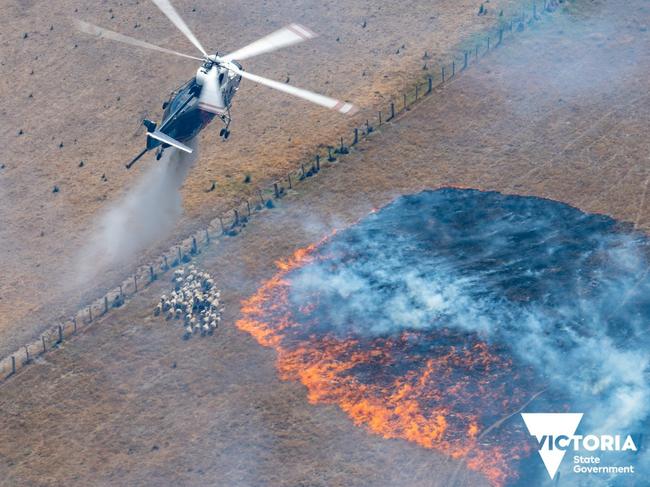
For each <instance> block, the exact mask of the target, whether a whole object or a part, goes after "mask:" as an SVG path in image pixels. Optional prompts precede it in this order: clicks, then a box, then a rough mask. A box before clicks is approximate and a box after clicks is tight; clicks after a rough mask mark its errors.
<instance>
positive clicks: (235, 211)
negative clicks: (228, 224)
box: [232, 209, 239, 225]
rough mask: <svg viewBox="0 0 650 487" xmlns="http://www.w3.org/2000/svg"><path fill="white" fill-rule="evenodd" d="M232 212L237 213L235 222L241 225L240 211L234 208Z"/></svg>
mask: <svg viewBox="0 0 650 487" xmlns="http://www.w3.org/2000/svg"><path fill="white" fill-rule="evenodd" d="M232 212H233V213H234V214H235V222H234V224H235V225H239V212H238V211H237V210H236V209H234V210H232Z"/></svg>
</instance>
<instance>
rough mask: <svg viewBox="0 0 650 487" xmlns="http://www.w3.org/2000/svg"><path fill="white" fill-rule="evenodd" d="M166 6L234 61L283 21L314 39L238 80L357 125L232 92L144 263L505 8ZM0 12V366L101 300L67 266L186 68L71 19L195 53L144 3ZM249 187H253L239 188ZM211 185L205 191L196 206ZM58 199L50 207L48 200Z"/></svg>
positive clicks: (253, 63)
mask: <svg viewBox="0 0 650 487" xmlns="http://www.w3.org/2000/svg"><path fill="white" fill-rule="evenodd" d="M174 4H175V5H176V6H177V8H178V10H179V12H180V13H181V15H182V16H183V17H184V18H185V19H186V21H187V22H188V24H189V25H190V26H191V28H192V29H193V30H194V32H195V33H196V35H197V37H199V39H201V40H202V42H203V43H204V44H205V45H206V46H210V48H216V47H218V48H219V49H220V50H221V51H230V50H232V49H235V48H238V47H241V46H242V45H244V44H246V43H248V42H250V41H253V40H255V39H257V38H259V37H260V36H262V35H265V34H267V33H269V32H271V31H273V30H275V29H277V28H279V27H281V26H283V25H285V24H286V23H288V22H290V21H295V22H301V23H303V24H305V25H307V26H309V27H311V28H312V29H313V30H315V31H317V32H318V33H319V34H320V37H319V38H317V39H314V40H313V41H310V42H309V43H305V44H304V45H301V46H295V47H292V48H290V49H286V50H283V51H281V52H277V53H273V54H270V55H267V56H260V57H259V58H254V59H251V60H249V61H248V62H247V63H245V68H246V69H248V70H250V71H252V72H254V73H258V74H260V75H264V76H268V77H270V78H274V79H279V80H281V81H282V80H286V79H287V78H290V81H291V83H293V84H295V85H297V86H301V87H305V88H309V89H311V90H314V91H318V92H322V93H324V94H327V95H331V96H336V97H339V98H343V99H349V100H352V101H354V102H355V103H357V104H358V105H359V106H360V107H361V108H362V109H363V110H362V111H361V113H360V114H359V115H358V116H357V117H356V118H355V119H349V118H346V117H341V116H340V115H339V114H335V113H329V112H327V111H326V110H322V109H321V108H319V107H312V106H309V105H307V104H305V103H303V102H301V101H299V100H293V99H290V98H289V97H287V96H285V95H282V94H278V95H275V94H273V93H271V92H270V91H269V90H268V89H267V88H264V87H258V86H255V85H253V84H252V83H244V84H242V88H241V90H240V92H239V94H238V95H237V98H236V100H235V103H234V109H233V115H234V122H233V125H232V136H231V138H230V140H229V141H228V142H227V143H225V144H224V143H222V142H221V141H220V140H219V138H218V130H219V128H218V127H217V126H216V125H215V126H211V127H209V128H208V129H207V130H206V131H205V133H204V134H202V136H201V138H200V159H199V162H198V164H197V165H196V167H195V168H194V169H193V171H192V173H191V175H190V177H189V179H188V180H187V182H186V185H185V188H184V192H183V197H184V206H185V212H186V215H185V218H184V219H183V221H182V223H181V224H180V225H179V226H178V227H177V231H176V232H175V233H174V234H173V235H170V237H169V239H167V240H165V241H163V242H160V245H159V246H157V247H154V248H152V249H150V253H149V254H148V255H142V256H141V260H142V261H146V260H147V259H149V258H150V257H151V256H152V255H158V254H159V252H160V250H161V249H166V248H168V247H169V246H170V245H171V244H172V243H173V242H175V241H176V240H177V239H178V238H179V237H181V236H182V237H184V236H186V235H187V234H188V233H189V232H190V230H192V229H195V228H197V227H198V226H199V225H201V224H202V223H206V222H207V221H209V220H211V219H212V218H214V217H215V214H217V213H218V212H219V211H223V210H225V209H229V208H230V207H231V205H232V203H233V200H234V199H236V198H239V197H240V196H241V195H242V194H243V193H246V192H252V191H254V189H255V188H257V185H261V184H268V183H270V182H271V181H273V180H274V179H275V178H277V177H280V176H283V175H284V174H286V172H287V171H288V170H289V169H293V168H295V167H296V166H297V162H298V161H299V160H300V158H302V157H304V156H307V155H309V156H311V154H312V152H313V150H314V148H315V147H316V146H317V145H318V144H323V143H333V142H335V141H336V140H337V138H338V134H339V133H340V132H341V131H342V130H343V129H346V128H347V129H349V128H350V127H352V126H353V125H356V126H360V125H361V123H362V121H363V120H365V118H366V116H374V115H375V113H376V110H375V108H376V107H377V106H378V104H379V103H381V106H382V108H385V106H386V105H387V100H388V99H389V98H390V97H391V96H392V95H394V94H397V95H398V96H399V91H400V90H401V89H402V88H403V87H404V86H406V85H407V84H409V83H408V82H409V81H410V80H412V79H413V78H414V77H416V76H421V75H423V73H424V71H423V70H422V67H423V65H424V63H425V61H423V59H422V57H423V55H424V53H425V51H426V52H427V53H428V55H429V56H430V57H431V59H429V60H427V61H426V62H427V65H428V66H429V67H430V66H433V65H434V64H435V61H436V60H437V59H439V58H440V57H443V58H447V56H448V54H449V52H450V51H451V50H452V48H453V47H455V46H456V45H457V44H458V43H459V42H460V41H461V40H463V39H466V38H468V37H469V36H471V35H472V33H474V32H479V31H481V30H484V29H485V28H486V27H488V26H493V25H494V24H495V23H496V16H497V14H498V11H499V9H500V8H502V7H504V8H507V6H509V5H512V4H518V2H516V1H513V0H499V1H494V0H493V1H492V2H491V4H490V8H489V11H488V15H486V16H481V17H479V16H477V12H478V7H479V4H480V2H476V1H471V0H463V1H460V2H459V1H447V2H438V3H436V4H435V5H431V4H429V3H427V2H419V1H410V2H399V3H395V2H381V3H379V4H378V3H376V2H373V3H372V4H368V3H366V2H361V1H356V2H345V3H344V4H341V3H337V2H331V1H330V2H307V3H305V2H286V1H271V2H266V3H260V2H257V1H246V2H206V1H201V2H197V3H190V2H187V1H180V0H179V1H176V2H174ZM1 8H2V11H3V16H2V19H0V50H1V51H0V62H2V68H1V69H2V73H3V74H2V76H1V77H0V93H3V94H4V95H5V97H4V98H3V104H2V107H0V143H1V144H2V147H3V152H2V156H1V157H0V159H1V160H0V163H2V164H5V168H4V169H1V170H0V201H1V202H2V205H0V221H1V222H2V225H0V242H2V245H1V246H0V260H1V261H2V273H0V352H1V353H3V354H5V353H8V352H10V351H12V350H14V349H15V348H17V347H19V346H21V345H22V344H24V343H26V342H27V341H29V340H30V339H31V338H34V337H37V336H38V333H39V332H40V331H42V329H43V328H44V327H45V326H47V325H48V323H50V324H51V322H52V321H53V320H54V319H55V318H57V317H60V316H69V315H70V313H71V312H72V311H73V310H75V309H76V308H78V307H79V306H80V305H81V304H82V303H83V298H87V297H96V296H97V295H99V293H98V292H95V293H94V294H93V293H88V295H86V296H83V297H82V296H81V293H80V292H79V290H74V289H73V291H72V292H71V291H70V287H73V286H70V283H71V282H72V281H74V278H75V275H74V265H75V261H76V259H77V256H78V254H79V252H80V251H81V249H82V247H83V245H84V242H85V241H86V240H87V237H88V235H89V234H90V233H91V232H92V231H93V222H95V221H96V220H97V218H98V216H99V215H101V214H102V213H103V212H104V211H106V209H107V208H108V207H110V206H111V204H112V203H114V202H115V201H117V200H118V199H119V197H120V196H121V195H122V194H123V193H124V191H125V190H126V189H128V188H129V187H133V185H134V184H135V180H136V178H137V177H138V175H141V174H142V172H143V171H144V170H145V169H146V167H148V166H149V167H150V166H151V165H152V164H153V161H152V160H151V158H150V159H149V160H144V161H142V164H140V165H139V166H138V167H136V169H135V170H133V171H126V170H124V163H125V162H126V161H128V160H130V159H131V158H132V157H133V156H134V155H135V154H137V153H138V152H139V151H140V149H141V147H142V146H143V144H144V129H143V127H142V125H141V120H142V119H143V118H144V117H149V118H153V119H156V118H157V117H158V116H159V115H160V113H161V109H160V104H161V102H162V101H164V100H165V99H166V98H167V96H168V93H169V92H170V91H171V90H172V89H174V88H176V87H177V86H178V85H180V84H181V83H182V82H184V81H185V80H186V79H188V78H189V77H190V76H192V75H193V74H194V72H195V70H196V68H197V66H196V65H195V63H194V62H192V61H188V60H184V59H181V58H176V57H172V58H171V59H170V58H167V57H166V56H165V55H162V54H160V53H156V52H149V51H143V50H141V49H137V48H132V47H131V46H123V45H121V44H119V43H115V42H110V41H102V40H96V39H93V38H90V37H89V36H87V35H85V34H81V33H78V32H76V31H75V30H73V28H72V24H71V19H73V18H80V19H83V20H86V21H89V22H93V23H96V24H98V25H101V26H103V27H106V28H108V29H112V30H116V31H119V32H121V33H124V34H127V35H131V36H133V37H137V38H139V39H144V40H147V41H148V42H151V43H154V44H159V45H162V46H165V47H171V48H174V49H177V50H180V51H185V52H188V53H191V54H195V53H194V52H193V46H192V45H191V44H190V43H189V42H188V41H187V40H186V39H184V38H183V36H182V35H181V34H180V33H178V32H177V31H176V30H175V28H174V27H173V26H172V25H171V24H170V22H169V21H168V20H167V19H166V18H165V17H164V16H163V15H162V13H160V12H159V11H158V10H157V9H156V7H155V6H154V5H153V4H151V3H150V2H146V1H144V2H142V1H141V2H138V1H128V2H116V1H110V2H102V3H101V4H96V5H95V4H91V3H88V2H79V1H76V0H72V1H71V0H57V1H56V2H45V1H30V2H23V1H14V0H5V1H4V2H2V6H1ZM193 8H195V9H196V11H193V10H192V9H193ZM364 20H365V27H363V25H364ZM136 26H137V27H136ZM25 34H27V37H26V38H25V37H24V35H25ZM402 46H404V47H402ZM20 131H22V134H20V135H19V132H20ZM345 133H349V130H345ZM61 144H62V146H61ZM81 160H83V161H84V166H83V167H79V162H80V161H81ZM102 174H105V176H106V178H107V181H103V180H102V179H101V176H102ZM246 174H249V175H250V176H251V178H252V183H251V184H248V185H247V184H244V183H243V180H244V176H245V175H246ZM212 180H215V181H216V182H217V189H216V191H214V192H210V193H207V192H205V190H206V189H207V188H209V187H210V184H211V181H212ZM55 185H56V186H58V188H59V189H60V191H59V192H58V193H53V192H52V190H53V188H54V186H55ZM131 268H132V263H131V262H125V263H124V267H123V268H118V269H114V270H113V271H114V272H113V273H111V274H109V275H107V276H105V277H104V278H102V279H100V280H99V281H97V282H95V283H94V285H95V286H96V288H98V289H108V288H109V287H110V285H114V284H115V283H116V282H118V278H121V277H124V276H125V275H127V274H128V271H129V270H130V269H131ZM63 287H66V288H67V289H65V290H64V289H62V288H63ZM86 290H87V289H86Z"/></svg>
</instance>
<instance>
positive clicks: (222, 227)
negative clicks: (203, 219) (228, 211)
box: [219, 217, 226, 233]
mask: <svg viewBox="0 0 650 487" xmlns="http://www.w3.org/2000/svg"><path fill="white" fill-rule="evenodd" d="M219 223H221V233H226V228H225V227H224V226H223V218H221V217H219Z"/></svg>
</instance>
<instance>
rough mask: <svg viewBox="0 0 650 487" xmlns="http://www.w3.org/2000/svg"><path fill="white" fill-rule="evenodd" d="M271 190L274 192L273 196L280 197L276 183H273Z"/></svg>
mask: <svg viewBox="0 0 650 487" xmlns="http://www.w3.org/2000/svg"><path fill="white" fill-rule="evenodd" d="M273 191H274V192H275V197H276V198H279V197H280V190H279V189H278V183H273Z"/></svg>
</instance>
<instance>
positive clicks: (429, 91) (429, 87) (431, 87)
mask: <svg viewBox="0 0 650 487" xmlns="http://www.w3.org/2000/svg"><path fill="white" fill-rule="evenodd" d="M428 83H429V86H428V87H427V95H428V94H429V93H431V91H432V90H433V76H429V79H428Z"/></svg>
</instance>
